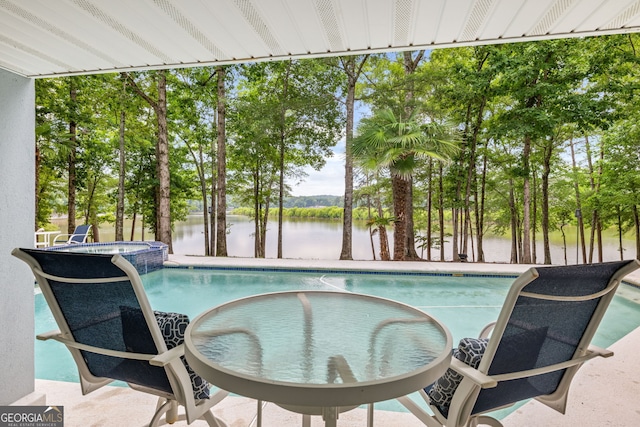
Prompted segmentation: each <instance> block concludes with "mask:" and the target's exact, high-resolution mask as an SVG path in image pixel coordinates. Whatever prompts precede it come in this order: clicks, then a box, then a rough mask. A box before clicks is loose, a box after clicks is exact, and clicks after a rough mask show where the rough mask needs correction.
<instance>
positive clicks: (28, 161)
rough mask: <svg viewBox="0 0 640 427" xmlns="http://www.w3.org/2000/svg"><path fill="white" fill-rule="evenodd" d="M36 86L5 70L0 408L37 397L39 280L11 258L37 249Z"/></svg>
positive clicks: (1, 94)
mask: <svg viewBox="0 0 640 427" xmlns="http://www.w3.org/2000/svg"><path fill="white" fill-rule="evenodd" d="M34 105H35V89H34V81H33V80H32V79H27V78H24V77H20V76H18V75H16V74H13V73H9V72H7V71H4V70H1V69H0V362H2V365H1V366H0V405H8V404H10V403H13V402H15V401H16V400H18V399H21V398H23V397H25V396H27V395H28V394H30V393H32V392H33V388H34V365H33V360H34V353H33V346H34V314H33V310H34V308H33V304H34V297H33V275H32V274H31V272H30V271H29V268H28V267H27V265H26V264H24V263H23V262H22V261H19V260H18V259H17V258H14V257H12V256H11V250H12V249H13V248H15V247H16V246H25V247H33V231H34V230H33V228H34V215H35V208H34V204H35V196H34V182H35V178H34V176H35V175H34V152H35V150H34V147H35V146H34V144H35V142H34V141H35V108H34Z"/></svg>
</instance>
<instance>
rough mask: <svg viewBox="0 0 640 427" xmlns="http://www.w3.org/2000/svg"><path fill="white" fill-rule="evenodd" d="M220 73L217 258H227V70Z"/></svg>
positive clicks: (219, 70)
mask: <svg viewBox="0 0 640 427" xmlns="http://www.w3.org/2000/svg"><path fill="white" fill-rule="evenodd" d="M216 72H217V73H218V106H217V108H218V153H217V163H218V174H217V176H218V179H217V184H216V186H217V187H218V188H217V190H218V206H217V209H216V210H217V216H216V253H215V255H216V256H225V257H226V256H227V150H226V139H227V134H226V128H225V120H226V104H227V98H226V91H225V85H224V79H225V74H226V73H225V69H224V67H217V68H216Z"/></svg>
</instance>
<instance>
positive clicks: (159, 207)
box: [125, 70, 173, 254]
mask: <svg viewBox="0 0 640 427" xmlns="http://www.w3.org/2000/svg"><path fill="white" fill-rule="evenodd" d="M125 75H126V76H127V80H128V81H129V83H130V86H131V87H132V88H133V90H134V91H135V92H136V93H137V94H138V95H140V96H141V97H142V98H143V99H144V100H145V101H147V103H148V104H149V105H150V106H151V107H152V108H153V110H154V112H155V114H156V120H157V124H158V129H157V141H156V179H157V180H158V184H157V187H156V200H155V206H156V221H155V238H156V240H159V241H161V242H162V243H165V244H166V245H167V246H168V249H169V253H170V254H172V253H173V242H172V239H171V173H170V170H169V136H168V131H167V71H166V70H161V71H158V72H157V74H156V84H157V89H158V99H157V100H154V99H152V98H151V97H150V96H149V95H147V94H146V93H144V91H142V89H140V88H139V87H138V85H137V84H136V82H135V80H134V79H133V78H132V77H131V75H130V74H127V73H125Z"/></svg>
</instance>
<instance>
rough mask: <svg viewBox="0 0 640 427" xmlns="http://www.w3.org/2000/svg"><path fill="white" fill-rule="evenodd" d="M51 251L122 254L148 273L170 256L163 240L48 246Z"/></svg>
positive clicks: (141, 272)
mask: <svg viewBox="0 0 640 427" xmlns="http://www.w3.org/2000/svg"><path fill="white" fill-rule="evenodd" d="M47 250H50V251H63V252H82V253H91V254H120V255H122V256H123V257H124V258H125V259H126V260H127V261H129V262H130V263H131V264H133V266H134V267H135V268H136V270H138V273H139V274H146V273H150V272H152V271H155V270H158V269H160V268H162V266H163V265H164V262H165V261H166V260H167V259H168V257H169V249H168V246H167V245H166V244H164V243H162V242H105V243H79V244H70V245H61V246H52V247H50V248H47Z"/></svg>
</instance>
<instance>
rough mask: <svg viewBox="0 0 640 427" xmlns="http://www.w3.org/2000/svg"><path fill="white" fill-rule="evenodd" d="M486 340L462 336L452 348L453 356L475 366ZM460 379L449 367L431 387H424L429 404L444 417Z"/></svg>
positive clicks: (478, 362)
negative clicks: (456, 345) (454, 347)
mask: <svg viewBox="0 0 640 427" xmlns="http://www.w3.org/2000/svg"><path fill="white" fill-rule="evenodd" d="M488 342H489V339H488V338H463V339H461V340H460V343H459V344H458V348H456V349H454V350H453V357H455V358H456V359H458V360H460V361H461V362H463V363H465V364H467V365H469V366H471V367H472V368H477V367H478V366H479V365H480V360H482V355H483V354H484V352H485V350H486V349H487V343H488ZM461 381H462V375H461V374H459V373H457V372H456V371H454V370H453V369H451V368H449V369H447V372H445V373H444V375H443V376H441V377H440V378H438V380H437V381H436V382H435V383H433V385H432V386H431V388H427V389H425V391H426V392H427V395H428V396H429V400H430V401H431V404H432V405H434V406H436V407H437V408H438V410H440V412H441V413H442V415H444V416H445V417H446V416H448V415H449V405H451V400H452V399H453V394H454V393H455V392H456V389H457V388H458V385H459V384H460V382H461Z"/></svg>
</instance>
